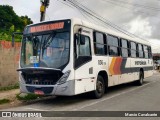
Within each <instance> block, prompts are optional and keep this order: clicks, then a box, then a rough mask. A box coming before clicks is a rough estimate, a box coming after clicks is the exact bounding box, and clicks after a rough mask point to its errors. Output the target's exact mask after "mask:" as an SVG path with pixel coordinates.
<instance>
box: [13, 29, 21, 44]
mask: <svg viewBox="0 0 160 120" xmlns="http://www.w3.org/2000/svg"><path fill="white" fill-rule="evenodd" d="M15 34H18V35H23V33H22V32H14V33H12V47H14V42H15V40H14V37H15Z"/></svg>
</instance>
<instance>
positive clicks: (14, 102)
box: [0, 89, 22, 109]
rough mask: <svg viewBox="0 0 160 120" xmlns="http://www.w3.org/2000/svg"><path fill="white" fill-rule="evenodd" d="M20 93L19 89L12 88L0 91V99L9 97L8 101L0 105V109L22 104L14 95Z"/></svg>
mask: <svg viewBox="0 0 160 120" xmlns="http://www.w3.org/2000/svg"><path fill="white" fill-rule="evenodd" d="M18 93H20V91H19V89H13V90H8V91H0V99H9V100H10V102H9V103H5V104H2V105H0V109H5V108H9V107H15V106H19V105H21V104H22V101H19V100H17V98H16V95H17V94H18Z"/></svg>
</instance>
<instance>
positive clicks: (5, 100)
mask: <svg viewBox="0 0 160 120" xmlns="http://www.w3.org/2000/svg"><path fill="white" fill-rule="evenodd" d="M9 102H10V100H8V99H1V100H0V105H2V104H5V103H9Z"/></svg>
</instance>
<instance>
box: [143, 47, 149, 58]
mask: <svg viewBox="0 0 160 120" xmlns="http://www.w3.org/2000/svg"><path fill="white" fill-rule="evenodd" d="M143 50H144V58H147V59H148V58H149V56H148V47H147V46H146V45H143Z"/></svg>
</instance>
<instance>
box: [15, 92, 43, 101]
mask: <svg viewBox="0 0 160 120" xmlns="http://www.w3.org/2000/svg"><path fill="white" fill-rule="evenodd" d="M16 97H17V99H18V100H24V101H29V100H35V99H37V98H39V97H42V96H40V95H36V94H33V93H28V94H26V95H25V96H21V95H20V94H17V95H16Z"/></svg>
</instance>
